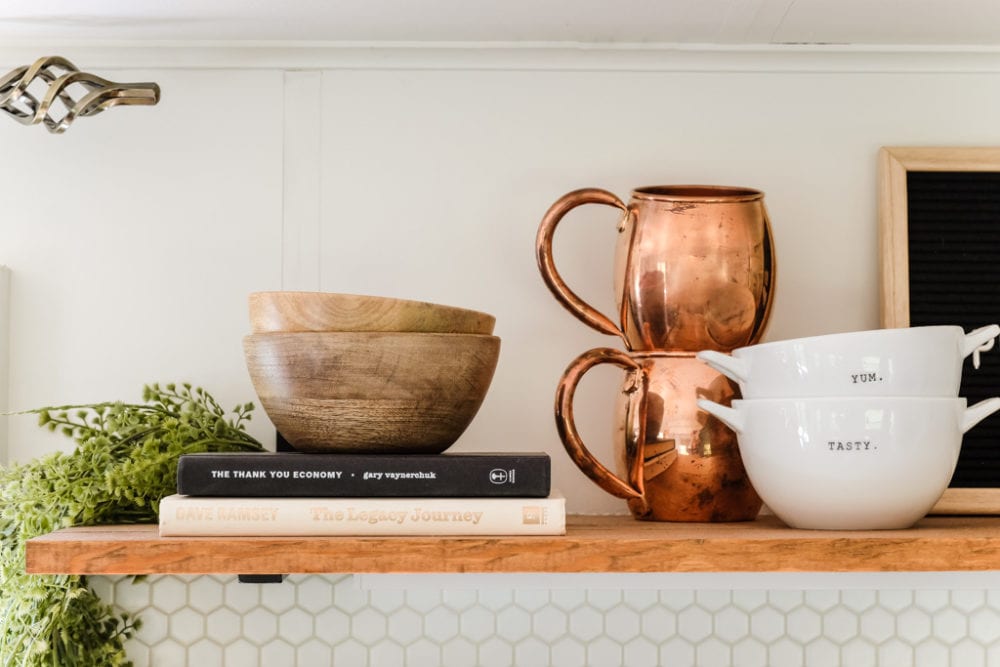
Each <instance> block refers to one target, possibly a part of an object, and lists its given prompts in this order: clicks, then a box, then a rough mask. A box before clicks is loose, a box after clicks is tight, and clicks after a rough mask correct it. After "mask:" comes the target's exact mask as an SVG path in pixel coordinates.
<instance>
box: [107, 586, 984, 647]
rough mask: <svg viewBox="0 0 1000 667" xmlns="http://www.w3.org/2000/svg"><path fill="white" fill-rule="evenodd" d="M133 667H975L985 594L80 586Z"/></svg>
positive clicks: (853, 591) (855, 591) (981, 645)
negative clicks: (128, 616) (103, 607)
mask: <svg viewBox="0 0 1000 667" xmlns="http://www.w3.org/2000/svg"><path fill="white" fill-rule="evenodd" d="M90 583H91V585H92V586H93V587H94V588H95V589H96V590H97V591H98V592H99V593H100V594H101V595H102V597H104V598H105V599H106V600H108V601H110V602H113V603H114V604H115V605H116V606H117V607H119V608H120V609H122V610H124V611H129V612H132V613H138V614H139V615H140V616H141V618H142V620H143V626H142V629H141V630H140V632H139V633H138V635H137V636H136V637H135V638H134V639H132V640H130V642H129V644H128V652H129V657H130V658H131V659H132V660H133V661H134V662H135V664H136V667H147V666H148V667H175V666H176V667H182V666H189V665H196V666H197V667H213V666H232V667H254V666H260V667H284V666H289V667H291V666H296V667H298V666H301V667H313V666H325V665H338V666H344V667H352V666H365V665H372V666H381V665H384V666H388V667H399V666H401V665H414V666H419V667H433V666H435V665H447V666H449V667H451V666H454V667H468V666H472V665H482V666H484V667H485V666H489V665H518V666H519V667H543V666H546V665H551V666H562V665H566V666H572V667H580V666H582V665H590V666H594V667H605V666H608V667H610V666H614V665H628V666H629V667H641V666H643V665H670V666H672V667H673V666H684V665H691V666H695V665H696V666H698V667H713V666H717V665H722V666H728V665H735V666H739V667H753V666H755V665H760V666H767V667H781V666H784V665H789V666H791V665H796V666H798V665H810V666H812V665H815V666H821V665H851V666H852V667H858V666H862V665H893V666H895V665H948V664H950V665H961V666H962V667H973V666H976V665H987V664H997V661H998V659H1000V591H993V590H980V589H976V590H950V591H949V590H900V589H888V590H877V591H876V590H805V591H802V590H733V591H727V590H698V591H693V590H672V589H671V590H656V589H636V590H613V589H598V590H582V589H578V588H577V589H574V588H560V589H551V590H540V589H494V588H489V589H482V590H469V589H465V588H462V589H434V588H419V589H412V590H410V589H407V590H397V589H381V588H375V589H371V590H362V589H361V588H360V587H359V586H358V585H357V584H356V582H355V581H354V580H353V578H352V577H349V576H304V575H303V576H297V575H293V576H290V577H288V578H287V579H286V580H285V581H284V582H283V583H281V584H245V583H240V582H239V581H238V580H237V578H236V577H231V576H196V577H175V576H159V577H149V578H146V579H140V580H138V581H135V582H134V581H133V579H132V578H131V577H91V578H90Z"/></svg>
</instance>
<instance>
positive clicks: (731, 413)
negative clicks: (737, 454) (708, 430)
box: [698, 398, 743, 433]
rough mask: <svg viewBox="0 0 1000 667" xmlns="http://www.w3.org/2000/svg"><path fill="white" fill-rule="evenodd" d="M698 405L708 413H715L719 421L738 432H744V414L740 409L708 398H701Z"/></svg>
mask: <svg viewBox="0 0 1000 667" xmlns="http://www.w3.org/2000/svg"><path fill="white" fill-rule="evenodd" d="M698 407H699V408H701V409H702V410H704V411H705V412H707V413H708V414H710V415H714V416H715V417H716V418H718V419H719V421H721V422H722V423H723V424H725V425H726V426H728V427H729V428H731V429H733V430H734V431H736V432H737V433H742V432H743V415H741V414H740V412H739V410H736V409H735V408H729V407H726V406H725V405H720V404H719V403H716V402H715V401H710V400H708V399H707V398H699V399H698Z"/></svg>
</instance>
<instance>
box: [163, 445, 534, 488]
mask: <svg viewBox="0 0 1000 667" xmlns="http://www.w3.org/2000/svg"><path fill="white" fill-rule="evenodd" d="M550 485H551V466H550V461H549V455H548V454H544V453H509V454H508V453H503V454H499V453H490V454H485V453H484V454H480V453H469V454H399V455H396V454H375V455H368V454H305V453H301V452H247V453H243V452H234V453H203V454H184V455H183V456H181V457H180V459H179V461H178V463H177V492H178V493H180V494H184V495H189V496H231V497H276V496H297V497H309V496H314V497H357V498H361V497H373V498H374V497H385V498H392V497H398V498H406V497H412V498H419V497H435V496H436V497H468V498H475V497H521V498H544V497H546V496H548V495H549V491H550Z"/></svg>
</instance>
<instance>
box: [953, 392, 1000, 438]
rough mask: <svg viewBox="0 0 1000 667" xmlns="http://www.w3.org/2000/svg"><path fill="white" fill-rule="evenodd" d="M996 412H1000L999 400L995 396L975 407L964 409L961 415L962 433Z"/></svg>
mask: <svg viewBox="0 0 1000 667" xmlns="http://www.w3.org/2000/svg"><path fill="white" fill-rule="evenodd" d="M997 410H1000V398H998V397H996V396H994V397H993V398H987V399H985V400H982V401H979V402H978V403H976V404H975V405H973V406H970V407H968V408H966V409H965V412H964V413H963V414H962V433H965V432H966V431H968V430H969V429H970V428H972V427H973V426H975V425H976V424H978V423H979V422H981V421H982V420H984V419H986V418H987V417H989V416H990V415H991V414H993V413H994V412H996V411H997Z"/></svg>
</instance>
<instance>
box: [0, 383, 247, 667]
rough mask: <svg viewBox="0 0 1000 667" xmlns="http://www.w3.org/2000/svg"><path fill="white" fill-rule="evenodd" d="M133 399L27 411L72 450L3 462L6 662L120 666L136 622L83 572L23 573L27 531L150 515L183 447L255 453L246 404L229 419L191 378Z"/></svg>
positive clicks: (0, 540)
mask: <svg viewBox="0 0 1000 667" xmlns="http://www.w3.org/2000/svg"><path fill="white" fill-rule="evenodd" d="M142 400H143V402H142V403H140V404H128V403H120V402H114V403H97V404H92V405H72V406H60V407H52V408H42V409H38V410H32V411H30V412H32V413H35V414H37V415H38V419H39V424H40V425H41V426H44V427H46V428H48V429H50V430H53V431H60V432H62V433H64V434H65V435H67V436H69V437H71V438H73V440H75V441H76V448H75V449H74V450H73V451H71V452H69V453H62V452H58V453H54V454H49V455H47V456H43V457H40V458H38V459H35V460H34V461H31V462H29V463H26V464H21V465H11V466H9V467H7V468H0V665H2V666H3V667H14V666H17V667H21V666H24V667H36V666H42V665H54V666H59V667H65V666H69V665H80V666H82V667H104V666H106V665H107V666H111V665H128V664H130V663H129V661H128V660H127V658H126V655H125V649H124V642H125V640H126V639H128V638H129V637H131V636H132V635H133V634H134V633H135V631H136V630H138V628H139V625H140V621H139V619H138V618H134V617H130V616H129V615H128V614H125V613H118V612H116V611H115V610H114V609H113V608H112V607H111V606H109V605H108V604H107V603H105V602H104V601H103V600H101V599H100V598H99V597H98V596H97V595H96V594H95V593H94V592H93V591H92V590H91V589H90V588H89V587H88V585H87V579H86V577H81V576H72V575H54V576H52V575H27V574H25V573H24V549H25V542H26V541H27V540H28V539H30V538H32V537H36V536H38V535H43V534H45V533H48V532H50V531H52V530H56V529H59V528H65V527H68V526H81V525H96V524H116V523H153V522H155V521H156V520H157V508H158V506H159V501H160V499H161V498H163V497H164V496H166V495H169V494H171V493H174V492H175V490H176V482H177V459H178V457H180V455H181V454H188V453H194V452H203V451H214V452H219V451H248V450H260V449H262V447H261V445H260V443H259V442H257V441H256V440H255V439H254V438H253V437H251V436H250V435H249V434H248V433H247V432H246V429H245V425H246V422H247V421H248V420H249V419H250V416H251V415H250V413H251V411H252V410H253V404H252V403H246V404H244V405H240V406H237V407H236V408H235V409H234V410H233V413H232V416H230V417H227V415H226V413H225V411H224V410H222V408H220V407H219V404H218V403H217V402H216V401H215V399H214V398H212V396H211V395H209V394H208V392H206V391H204V390H203V389H201V388H194V389H192V387H191V385H189V384H183V385H174V384H167V385H164V386H162V387H161V386H160V385H158V384H154V385H149V386H146V387H144V388H143V396H142Z"/></svg>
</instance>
